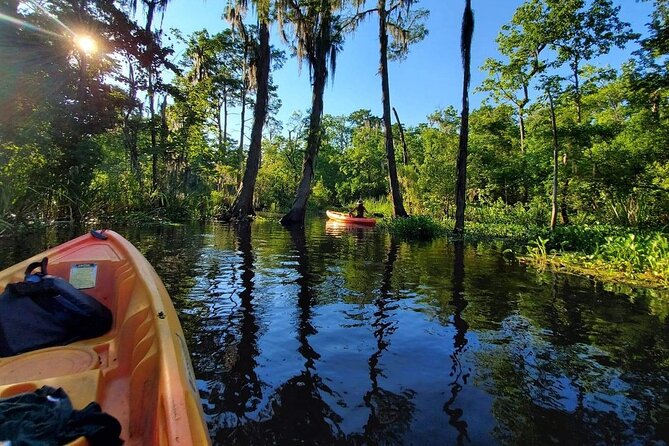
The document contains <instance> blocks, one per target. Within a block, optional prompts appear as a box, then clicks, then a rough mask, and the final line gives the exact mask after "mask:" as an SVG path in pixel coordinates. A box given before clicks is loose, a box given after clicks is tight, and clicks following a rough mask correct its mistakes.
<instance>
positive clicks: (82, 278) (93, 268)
mask: <svg viewBox="0 0 669 446" xmlns="http://www.w3.org/2000/svg"><path fill="white" fill-rule="evenodd" d="M97 274H98V265H96V264H95V263H79V264H77V265H72V268H70V283H71V284H72V286H73V287H75V288H76V289H78V290H84V289H86V288H95V280H96V278H97Z"/></svg>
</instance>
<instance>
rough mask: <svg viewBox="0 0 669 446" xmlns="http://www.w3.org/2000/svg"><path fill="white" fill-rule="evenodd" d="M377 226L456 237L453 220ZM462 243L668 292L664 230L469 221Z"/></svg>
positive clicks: (416, 235)
mask: <svg viewBox="0 0 669 446" xmlns="http://www.w3.org/2000/svg"><path fill="white" fill-rule="evenodd" d="M379 226H380V227H381V228H383V229H384V230H386V231H388V232H390V233H392V234H395V235H397V236H400V237H407V238H413V239H429V238H434V237H448V238H451V239H453V238H455V237H454V235H453V233H452V229H453V226H454V221H453V220H451V219H444V220H435V219H432V218H430V217H426V216H412V217H409V218H406V219H394V220H392V219H384V220H383V221H382V222H381V223H380V225H379ZM464 239H465V241H467V242H492V241H501V242H502V246H503V249H504V254H505V256H507V257H510V258H516V259H517V260H518V261H520V262H521V263H525V264H529V265H532V266H535V267H538V268H552V269H555V270H559V271H563V272H569V273H573V274H578V275H583V276H588V277H592V278H594V279H596V280H600V281H602V282H619V283H623V284H627V285H630V286H637V287H645V288H657V289H669V236H668V235H667V234H666V233H665V232H662V231H657V230H639V229H635V228H625V227H618V226H611V225H586V224H583V225H569V226H560V227H558V228H556V229H555V230H554V231H550V230H549V229H547V228H543V227H540V226H537V225H523V224H513V223H488V222H485V223H482V222H467V223H466V225H465V236H464Z"/></svg>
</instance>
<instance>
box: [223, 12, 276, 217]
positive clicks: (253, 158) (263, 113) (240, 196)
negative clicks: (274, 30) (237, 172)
mask: <svg viewBox="0 0 669 446" xmlns="http://www.w3.org/2000/svg"><path fill="white" fill-rule="evenodd" d="M258 36H259V45H258V48H257V50H256V51H257V55H256V64H257V65H256V85H257V87H256V88H257V89H256V103H255V107H254V108H253V128H252V129H251V144H250V145H249V156H248V158H247V160H246V169H245V170H244V176H243V178H242V184H241V185H240V186H239V191H238V192H237V196H236V197H235V201H234V202H233V203H232V206H231V207H230V209H229V210H228V212H227V214H226V215H224V216H223V219H225V220H230V219H233V218H234V219H240V220H244V219H247V218H248V217H249V216H253V215H255V212H254V210H253V192H254V189H255V186H256V180H257V178H258V170H259V169H260V155H261V146H262V129H263V126H264V125H265V120H266V118H267V103H268V101H269V69H270V68H269V67H270V46H269V26H268V24H267V23H264V22H263V23H261V24H260V26H259V28H258Z"/></svg>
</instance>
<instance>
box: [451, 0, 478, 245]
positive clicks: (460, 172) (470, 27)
mask: <svg viewBox="0 0 669 446" xmlns="http://www.w3.org/2000/svg"><path fill="white" fill-rule="evenodd" d="M473 34H474V14H473V13H472V5H471V0H467V3H466V4H465V11H464V13H463V15H462V37H461V41H460V50H461V52H462V66H463V71H464V76H463V81H462V119H461V124H460V143H459V147H458V161H457V166H456V167H457V182H456V185H455V228H454V229H453V232H454V233H455V234H464V232H465V191H466V190H467V150H468V144H469V80H470V78H471V50H472V35H473Z"/></svg>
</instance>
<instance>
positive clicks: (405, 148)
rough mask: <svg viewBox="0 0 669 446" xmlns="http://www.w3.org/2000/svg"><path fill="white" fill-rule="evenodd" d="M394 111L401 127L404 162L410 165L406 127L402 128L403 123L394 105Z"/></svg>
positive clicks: (398, 125)
mask: <svg viewBox="0 0 669 446" xmlns="http://www.w3.org/2000/svg"><path fill="white" fill-rule="evenodd" d="M393 113H394V114H395V120H397V127H398V128H399V129H400V140H401V141H402V163H403V164H404V165H405V166H408V165H409V152H408V151H407V141H406V139H404V129H403V128H402V123H401V122H400V115H398V114H397V110H396V109H395V107H393Z"/></svg>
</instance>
